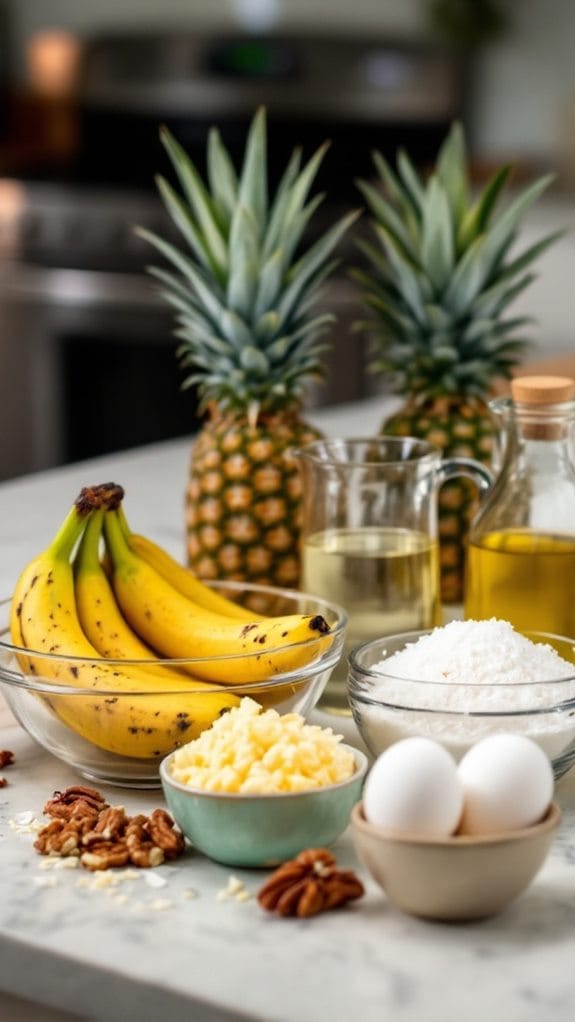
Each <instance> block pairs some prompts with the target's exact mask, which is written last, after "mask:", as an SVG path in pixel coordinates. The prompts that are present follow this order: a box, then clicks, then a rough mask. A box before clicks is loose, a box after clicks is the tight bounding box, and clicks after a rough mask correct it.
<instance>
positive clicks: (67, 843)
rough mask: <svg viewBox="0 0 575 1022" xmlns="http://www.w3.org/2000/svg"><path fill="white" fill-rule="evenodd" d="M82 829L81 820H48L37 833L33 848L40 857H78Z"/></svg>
mask: <svg viewBox="0 0 575 1022" xmlns="http://www.w3.org/2000/svg"><path fill="white" fill-rule="evenodd" d="M83 827H84V823H83V821H81V820H75V821H71V820H61V819H58V818H57V819H54V820H50V823H48V824H46V826H45V827H42V829H41V830H40V831H39V832H38V836H37V838H36V840H35V842H34V848H35V849H36V851H38V852H40V854H41V855H58V856H62V857H66V856H68V855H79V854H80V844H81V841H82V829H83Z"/></svg>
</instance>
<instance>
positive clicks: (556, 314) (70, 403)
mask: <svg viewBox="0 0 575 1022" xmlns="http://www.w3.org/2000/svg"><path fill="white" fill-rule="evenodd" d="M574 48H575V4H573V2H572V0H546V2H545V3H541V2H540V0H539V2H538V0H522V2H518V0H354V2H353V3H349V0H162V3H161V4H160V3H158V2H157V0H120V2H118V0H98V3H97V4H96V3H92V2H90V0H13V2H9V0H3V2H1V0H0V479H7V478H10V477H13V476H16V475H20V474H22V473H27V472H31V471H36V470H40V469H43V468H48V467H51V466H54V465H58V464H63V463H66V462H69V461H73V460H78V459H82V458H85V457H90V456H92V455H96V454H99V453H104V452H106V451H111V450H115V449H123V448H128V447H132V446H136V445H138V444H142V443H148V442H151V441H155V440H162V439H166V438H168V437H173V436H178V435H184V434H187V433H191V432H192V430H193V429H194V427H195V425H196V423H197V418H196V407H195V401H194V396H193V394H190V393H189V392H182V391H181V390H180V383H181V379H182V375H181V371H180V369H179V367H178V365H177V362H176V359H175V341H174V339H173V338H172V333H171V315H170V313H169V311H168V310H167V309H166V308H165V307H164V305H163V304H162V302H161V300H160V299H159V298H158V297H157V295H156V293H155V290H154V285H153V282H152V281H151V279H150V277H149V276H147V275H146V273H145V266H146V264H147V263H148V262H149V261H150V259H151V250H150V249H149V247H148V246H146V245H145V244H144V243H143V242H140V241H139V240H138V239H137V238H136V237H135V235H134V233H133V227H134V225H135V224H144V225H147V226H151V227H152V228H154V229H157V230H158V231H161V232H166V233H170V227H169V225H168V223H167V218H166V217H165V215H164V213H163V211H162V207H161V205H160V203H159V200H158V198H157V194H156V189H155V184H154V174H155V173H157V172H158V171H162V172H165V173H168V174H169V175H170V176H172V175H171V171H170V170H169V168H168V167H167V165H166V161H165V157H164V154H163V151H162V149H161V147H160V144H159V140H158V128H159V125H160V124H161V123H165V124H168V125H169V127H170V128H171V129H172V130H173V131H174V133H175V134H176V135H177V136H178V138H179V139H180V141H181V142H182V143H183V144H184V145H185V146H186V148H187V149H188V150H189V152H190V153H191V155H192V156H193V157H194V159H196V160H197V162H198V165H199V166H200V168H203V152H204V145H205V140H206V133H207V129H208V128H209V126H210V125H211V124H214V123H217V124H218V125H219V126H220V127H221V130H222V135H223V138H224V141H225V142H226V144H227V145H228V146H229V147H230V149H231V150H232V153H233V154H234V155H235V156H236V157H239V154H240V153H241V151H242V143H243V139H244V134H245V128H246V125H247V123H248V121H249V119H250V118H251V116H252V114H253V112H254V110H255V108H256V106H257V105H258V104H259V103H262V102H263V103H265V104H266V105H267V107H268V115H269V136H270V173H271V176H272V180H275V179H276V177H277V171H278V168H280V167H281V166H282V165H283V164H284V163H285V159H286V157H287V154H288V153H289V151H291V149H292V147H293V146H294V145H295V144H299V143H301V144H302V145H303V146H304V150H305V151H306V152H307V153H308V154H311V151H312V150H313V149H314V148H315V147H316V146H317V145H318V144H319V143H320V142H322V141H323V140H324V139H326V138H329V139H331V142H332V144H331V148H330V150H329V152H328V155H327V157H326V159H325V161H324V165H323V168H322V171H321V175H320V177H319V178H318V188H321V190H324V191H325V192H326V194H327V197H326V200H325V202H324V204H323V205H322V207H321V208H320V209H321V211H320V212H319V213H318V214H317V215H316V218H315V221H314V223H315V226H316V228H321V227H322V226H323V225H324V223H325V222H328V221H331V220H332V219H334V218H335V217H336V216H337V215H338V214H339V212H340V211H341V210H342V209H343V208H349V207H351V206H357V205H359V204H360V201H359V199H360V197H359V193H358V192H357V190H356V189H355V187H354V184H353V182H354V179H355V178H356V177H358V176H360V175H361V176H366V175H369V174H370V173H371V172H372V164H371V160H370V151H371V150H372V149H373V148H378V149H379V150H380V151H381V152H383V153H384V155H386V156H389V157H390V158H393V157H394V155H395V151H396V149H397V147H398V146H399V145H403V146H405V147H406V148H407V149H408V150H409V152H410V153H411V155H412V157H413V158H414V159H415V160H416V161H417V162H418V164H419V165H420V166H421V167H422V168H425V167H426V166H428V165H429V164H430V162H431V161H432V160H433V158H434V156H435V154H436V151H437V148H438V146H439V144H440V142H441V141H442V139H443V137H444V136H445V133H446V131H447V130H448V127H449V125H450V123H451V122H452V120H453V119H454V118H455V117H459V118H461V119H462V121H463V123H464V125H465V128H466V131H467V135H468V140H469V144H470V150H471V153H472V157H473V172H474V176H475V178H476V180H477V182H478V183H481V182H482V181H483V180H484V179H485V177H486V175H487V174H488V173H489V171H490V170H491V169H493V166H494V165H495V164H498V163H501V162H503V161H506V160H512V161H513V162H514V163H515V165H516V178H515V179H516V181H517V182H521V183H523V182H524V181H526V180H529V179H530V178H531V177H532V176H535V175H536V174H539V173H540V172H541V171H544V170H553V171H555V172H556V174H557V177H556V183H555V184H554V186H553V188H552V190H550V192H549V193H548V195H547V196H546V197H545V198H543V199H541V200H540V201H539V203H538V204H537V207H536V208H535V210H534V211H533V212H532V213H531V214H530V215H529V217H528V219H527V222H526V225H525V228H524V234H527V235H533V238H535V237H539V236H540V235H541V234H543V233H545V232H546V231H547V230H548V229H549V228H551V227H555V226H556V225H561V226H565V227H566V228H567V233H566V236H565V238H564V239H563V240H562V241H561V243H560V244H558V245H556V246H554V247H553V248H552V249H551V250H550V251H549V252H548V253H546V255H545V256H544V257H543V258H542V259H541V261H540V276H539V279H538V281H537V282H536V283H535V284H534V285H533V286H532V287H531V289H530V290H529V291H528V292H527V293H526V294H525V296H524V297H523V298H522V299H521V308H522V309H523V310H525V309H526V310H527V311H528V312H530V313H531V314H532V315H533V316H534V317H535V320H536V322H535V324H534V328H533V337H534V352H533V353H534V357H539V358H555V357H556V356H558V355H559V356H563V357H565V356H570V355H572V354H573V353H574V352H575V344H574V336H575V333H574V331H575V327H574V325H573V324H574V321H575V316H574V313H575V286H574V284H573V282H572V281H573V279H575V231H574V230H573V227H574V226H575V62H574V61H573V52H574ZM364 221H365V218H364ZM364 227H365V224H363V225H362V224H361V223H360V226H359V227H358V228H357V229H358V230H362V229H364ZM312 229H313V225H312ZM172 233H173V232H172ZM529 240H530V238H529V237H528V238H525V241H526V242H527V241H529ZM340 256H341V258H342V263H341V264H340V268H339V270H338V271H337V272H336V274H335V276H334V277H333V278H332V280H331V281H330V282H329V283H328V284H327V285H326V287H325V289H324V295H323V302H324V304H325V305H326V307H328V308H330V309H331V310H333V311H334V312H335V313H336V315H337V317H338V323H337V326H336V327H335V328H334V330H333V333H332V335H331V342H332V352H331V355H330V356H329V362H328V379H327V383H326V384H325V385H324V386H323V387H318V388H317V390H316V391H314V392H313V394H312V395H311V398H310V402H311V403H312V404H316V405H318V404H337V403H340V402H344V401H349V400H354V399H357V398H361V397H365V396H369V395H373V394H376V393H377V392H378V389H379V390H382V389H385V381H379V382H377V383H376V382H375V381H374V380H373V378H371V377H370V376H369V374H368V373H367V372H366V368H365V367H366V341H365V339H363V338H360V337H359V336H358V335H357V334H354V333H352V332H351V329H350V328H351V324H352V323H353V321H354V319H356V318H357V316H358V304H357V295H356V292H355V290H354V286H353V285H352V283H351V281H350V280H349V277H348V275H347V264H348V263H349V262H350V261H351V260H355V261H357V260H358V258H359V255H358V252H357V249H356V248H355V245H354V240H353V238H352V237H350V238H349V240H348V241H346V242H345V245H344V246H343V248H342V249H341V250H340Z"/></svg>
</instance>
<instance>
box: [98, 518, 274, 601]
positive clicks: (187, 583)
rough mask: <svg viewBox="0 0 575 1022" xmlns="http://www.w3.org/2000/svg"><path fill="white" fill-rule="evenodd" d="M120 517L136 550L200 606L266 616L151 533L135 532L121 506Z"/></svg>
mask: <svg viewBox="0 0 575 1022" xmlns="http://www.w3.org/2000/svg"><path fill="white" fill-rule="evenodd" d="M118 517H119V518H120V524H121V525H122V529H123V531H124V535H125V536H126V539H127V540H128V543H129V545H130V546H131V548H132V550H133V551H134V553H135V554H137V555H138V557H141V558H142V560H143V561H146V563H147V564H149V565H151V567H152V568H154V570H155V571H157V572H158V575H161V576H162V578H164V579H165V580H166V582H169V583H170V585H171V586H173V588H174V589H177V591H178V592H179V593H181V594H182V596H187V597H188V599H190V600H193V602H194V603H197V604H198V606H200V607H203V608H204V609H205V610H211V611H214V613H216V614H223V615H225V616H226V617H233V618H237V619H238V620H240V621H258V620H260V619H262V620H263V617H262V615H260V614H255V613H254V612H253V611H250V610H246V608H245V607H240V606H239V604H237V603H234V602H233V600H228V599H226V597H225V596H222V595H221V593H218V592H216V591H215V590H214V589H210V587H209V586H207V585H205V584H204V582H202V581H201V580H200V579H199V578H197V576H196V575H194V574H193V572H191V571H189V569H188V568H185V567H184V566H183V565H182V564H178V562H177V561H176V560H175V558H173V557H172V556H171V555H170V554H169V553H168V551H167V550H164V549H163V548H162V547H161V546H158V544H157V543H154V542H153V540H151V539H148V537H147V536H140V535H139V534H138V533H136V532H132V531H131V530H130V528H129V526H128V523H127V521H126V518H125V515H124V513H123V511H122V510H121V509H119V511H118Z"/></svg>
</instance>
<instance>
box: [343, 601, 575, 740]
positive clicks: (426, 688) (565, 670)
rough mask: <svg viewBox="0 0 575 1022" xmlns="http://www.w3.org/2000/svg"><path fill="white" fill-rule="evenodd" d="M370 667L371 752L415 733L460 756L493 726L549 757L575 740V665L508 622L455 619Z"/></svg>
mask: <svg viewBox="0 0 575 1022" xmlns="http://www.w3.org/2000/svg"><path fill="white" fill-rule="evenodd" d="M573 649H574V653H575V643H574V647H573ZM371 672H372V679H371V683H370V684H369V686H368V689H367V691H365V690H364V691H365V695H366V702H365V703H363V702H362V703H361V706H360V708H359V710H356V712H357V713H358V714H359V717H360V723H361V728H362V730H363V732H364V738H365V740H366V742H367V744H368V745H370V747H371V748H372V751H375V752H381V751H383V749H385V748H387V746H388V745H390V744H391V743H392V742H394V741H397V740H398V739H399V738H405V737H407V736H408V735H413V734H418V735H426V736H428V737H431V738H435V739H436V740H437V741H441V742H442V744H444V745H446V746H447V747H448V748H449V749H450V751H451V752H452V753H453V754H454V755H455V756H456V757H457V758H460V757H461V756H462V755H463V754H464V753H465V752H466V751H467V749H468V748H469V747H470V746H471V745H472V744H473V743H474V742H476V741H478V740H479V739H480V738H482V737H485V736H486V735H488V734H492V733H493V732H494V731H515V732H520V733H522V734H527V735H529V736H530V737H531V738H533V739H535V740H536V741H538V742H539V744H540V745H542V746H543V748H544V749H545V751H546V752H547V754H548V755H549V756H550V758H551V759H554V758H555V757H556V756H558V755H561V754H563V753H564V752H565V750H566V749H568V748H569V746H570V745H572V744H574V743H575V663H571V662H569V661H568V660H565V659H563V657H561V656H560V655H559V653H558V652H557V651H556V650H555V649H554V648H553V647H552V646H551V645H549V644H546V643H543V642H532V641H531V640H530V639H528V638H527V636H525V635H522V634H521V633H520V632H517V631H515V629H514V628H513V626H512V625H511V624H510V623H509V622H508V621H501V620H498V619H496V618H491V619H490V620H485V621H474V620H468V621H451V622H450V623H449V624H447V625H445V626H444V627H443V628H435V629H434V630H433V631H432V632H430V633H429V634H428V635H424V636H421V638H419V639H418V640H416V641H414V642H411V643H408V644H407V645H406V646H405V647H404V648H403V649H400V650H398V651H397V652H396V653H393V654H392V655H391V656H389V657H387V658H385V659H383V660H380V661H379V662H378V663H376V664H374V665H373V667H372V668H371ZM378 674H380V675H381V681H380V680H379V679H378V677H377V675H378ZM351 699H352V702H353V692H352V694H351ZM370 700H377V702H378V705H375V704H374V703H373V702H370ZM418 711H419V712H418ZM421 711H423V712H421Z"/></svg>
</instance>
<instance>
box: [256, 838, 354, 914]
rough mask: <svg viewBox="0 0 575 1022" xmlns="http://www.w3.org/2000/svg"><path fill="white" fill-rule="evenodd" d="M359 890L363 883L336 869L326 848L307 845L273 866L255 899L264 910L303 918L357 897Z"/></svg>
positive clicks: (351, 873) (347, 872)
mask: <svg viewBox="0 0 575 1022" xmlns="http://www.w3.org/2000/svg"><path fill="white" fill-rule="evenodd" d="M363 893H364V888H363V884H362V883H361V881H360V880H359V879H358V877H357V876H356V875H355V873H353V872H352V870H342V869H338V867H337V864H336V861H335V859H334V857H333V855H332V854H331V853H330V852H328V851H327V849H325V848H308V849H306V850H305V851H303V852H300V854H299V855H298V856H297V857H296V858H295V859H291V860H290V861H289V862H285V863H284V864H283V865H282V866H280V867H279V868H278V869H276V870H275V872H274V873H272V875H271V876H270V877H268V879H267V880H266V882H265V883H264V884H263V886H262V887H261V888H260V890H259V892H258V895H257V898H258V902H259V904H260V905H261V906H262V908H264V909H266V910H267V911H268V912H277V913H278V914H279V915H281V916H297V917H299V918H300V919H306V918H308V917H309V916H314V915H317V914H318V913H319V912H327V911H329V910H330V909H332V908H337V907H338V906H339V905H343V904H345V902H347V901H351V900H353V899H355V898H360V897H361V896H362V894H363Z"/></svg>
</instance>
